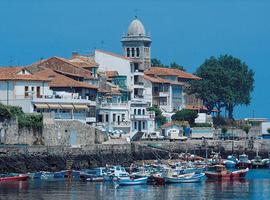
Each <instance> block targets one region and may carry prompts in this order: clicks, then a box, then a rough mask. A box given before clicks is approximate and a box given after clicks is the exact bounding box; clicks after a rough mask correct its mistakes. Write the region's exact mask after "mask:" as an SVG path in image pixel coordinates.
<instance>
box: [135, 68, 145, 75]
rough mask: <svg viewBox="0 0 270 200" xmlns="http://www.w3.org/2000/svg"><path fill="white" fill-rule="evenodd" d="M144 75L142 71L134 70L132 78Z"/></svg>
mask: <svg viewBox="0 0 270 200" xmlns="http://www.w3.org/2000/svg"><path fill="white" fill-rule="evenodd" d="M143 75H144V72H143V70H138V69H137V70H135V71H134V76H143Z"/></svg>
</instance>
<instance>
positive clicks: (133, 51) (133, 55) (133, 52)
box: [131, 48, 135, 58]
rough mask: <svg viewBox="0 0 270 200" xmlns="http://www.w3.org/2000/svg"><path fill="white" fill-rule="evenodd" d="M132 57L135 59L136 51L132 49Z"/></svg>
mask: <svg viewBox="0 0 270 200" xmlns="http://www.w3.org/2000/svg"><path fill="white" fill-rule="evenodd" d="M131 57H132V58H134V57H135V49H134V48H131Z"/></svg>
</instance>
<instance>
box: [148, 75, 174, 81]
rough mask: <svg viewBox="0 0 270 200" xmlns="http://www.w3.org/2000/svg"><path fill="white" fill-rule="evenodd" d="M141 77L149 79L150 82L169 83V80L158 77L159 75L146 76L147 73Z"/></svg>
mask: <svg viewBox="0 0 270 200" xmlns="http://www.w3.org/2000/svg"><path fill="white" fill-rule="evenodd" d="M143 77H144V79H146V80H148V81H151V82H152V83H170V81H169V80H166V79H163V78H160V77H158V76H148V75H144V76H143Z"/></svg>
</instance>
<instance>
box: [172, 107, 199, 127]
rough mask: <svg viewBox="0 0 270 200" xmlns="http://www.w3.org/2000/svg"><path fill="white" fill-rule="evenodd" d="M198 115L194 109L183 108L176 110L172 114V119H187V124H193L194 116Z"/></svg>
mask: <svg viewBox="0 0 270 200" xmlns="http://www.w3.org/2000/svg"><path fill="white" fill-rule="evenodd" d="M197 117H198V113H197V112H196V111H194V110H188V109H183V110H179V111H177V112H176V113H175V114H174V115H173V116H172V120H174V121H188V122H189V124H194V120H195V118H197Z"/></svg>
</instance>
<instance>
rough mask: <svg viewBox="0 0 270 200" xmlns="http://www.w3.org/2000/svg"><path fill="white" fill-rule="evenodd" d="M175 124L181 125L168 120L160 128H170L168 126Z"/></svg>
mask: <svg viewBox="0 0 270 200" xmlns="http://www.w3.org/2000/svg"><path fill="white" fill-rule="evenodd" d="M173 125H176V126H179V127H181V126H180V125H179V124H177V123H175V122H168V123H166V124H163V125H162V126H161V127H160V128H168V127H170V126H173Z"/></svg>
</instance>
